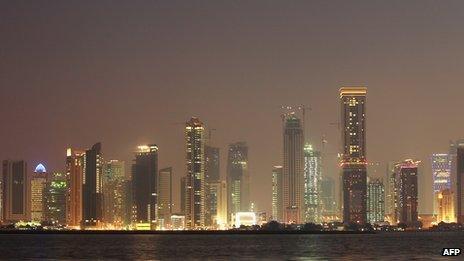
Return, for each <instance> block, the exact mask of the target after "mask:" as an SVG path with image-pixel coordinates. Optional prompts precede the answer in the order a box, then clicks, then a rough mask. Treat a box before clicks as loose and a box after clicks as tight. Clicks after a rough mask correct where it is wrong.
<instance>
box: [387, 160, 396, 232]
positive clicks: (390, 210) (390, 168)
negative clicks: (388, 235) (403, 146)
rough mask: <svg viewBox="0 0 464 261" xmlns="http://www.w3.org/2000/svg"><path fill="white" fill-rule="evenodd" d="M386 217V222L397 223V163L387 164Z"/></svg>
mask: <svg viewBox="0 0 464 261" xmlns="http://www.w3.org/2000/svg"><path fill="white" fill-rule="evenodd" d="M385 181H386V183H385V215H386V220H387V221H389V222H391V223H395V222H396V221H395V220H393V219H394V216H395V214H394V213H395V163H394V162H389V163H388V164H387V168H386V173H385Z"/></svg>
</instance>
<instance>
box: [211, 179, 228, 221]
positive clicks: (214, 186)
mask: <svg viewBox="0 0 464 261" xmlns="http://www.w3.org/2000/svg"><path fill="white" fill-rule="evenodd" d="M208 188H209V194H210V196H211V201H210V204H211V219H212V227H214V228H216V229H222V228H225V227H226V226H227V184H226V182H225V181H218V182H211V183H209V185H208Z"/></svg>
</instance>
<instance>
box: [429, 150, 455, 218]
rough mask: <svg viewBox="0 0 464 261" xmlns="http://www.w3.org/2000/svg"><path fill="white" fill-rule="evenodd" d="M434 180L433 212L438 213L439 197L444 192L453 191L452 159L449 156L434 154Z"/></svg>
mask: <svg viewBox="0 0 464 261" xmlns="http://www.w3.org/2000/svg"><path fill="white" fill-rule="evenodd" d="M432 179H433V193H434V198H435V200H434V202H433V203H434V204H433V210H434V211H433V212H434V213H438V200H439V198H438V196H439V194H440V193H441V192H442V191H444V190H451V158H450V156H449V154H445V153H440V154H438V153H436V154H432Z"/></svg>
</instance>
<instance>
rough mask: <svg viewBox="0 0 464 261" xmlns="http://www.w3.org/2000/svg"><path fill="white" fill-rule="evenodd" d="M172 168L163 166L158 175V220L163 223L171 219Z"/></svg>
mask: <svg viewBox="0 0 464 261" xmlns="http://www.w3.org/2000/svg"><path fill="white" fill-rule="evenodd" d="M172 208H173V203H172V168H170V167H169V168H164V169H161V170H160V171H159V175H158V220H159V221H160V222H161V221H162V222H163V223H164V224H165V226H164V227H166V225H167V224H168V223H170V221H171V214H172Z"/></svg>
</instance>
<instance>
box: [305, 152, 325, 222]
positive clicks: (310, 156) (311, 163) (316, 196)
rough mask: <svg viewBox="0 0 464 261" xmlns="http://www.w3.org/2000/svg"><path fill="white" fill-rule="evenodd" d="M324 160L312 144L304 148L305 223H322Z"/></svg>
mask: <svg viewBox="0 0 464 261" xmlns="http://www.w3.org/2000/svg"><path fill="white" fill-rule="evenodd" d="M321 165H322V158H321V153H320V152H319V151H315V150H314V149H313V147H312V146H311V145H310V144H306V145H305V147H304V166H305V167H304V180H305V183H304V202H305V219H304V221H305V222H311V223H321V222H322V208H321V203H322V202H321V182H322V171H321V167H322V166H321Z"/></svg>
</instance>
